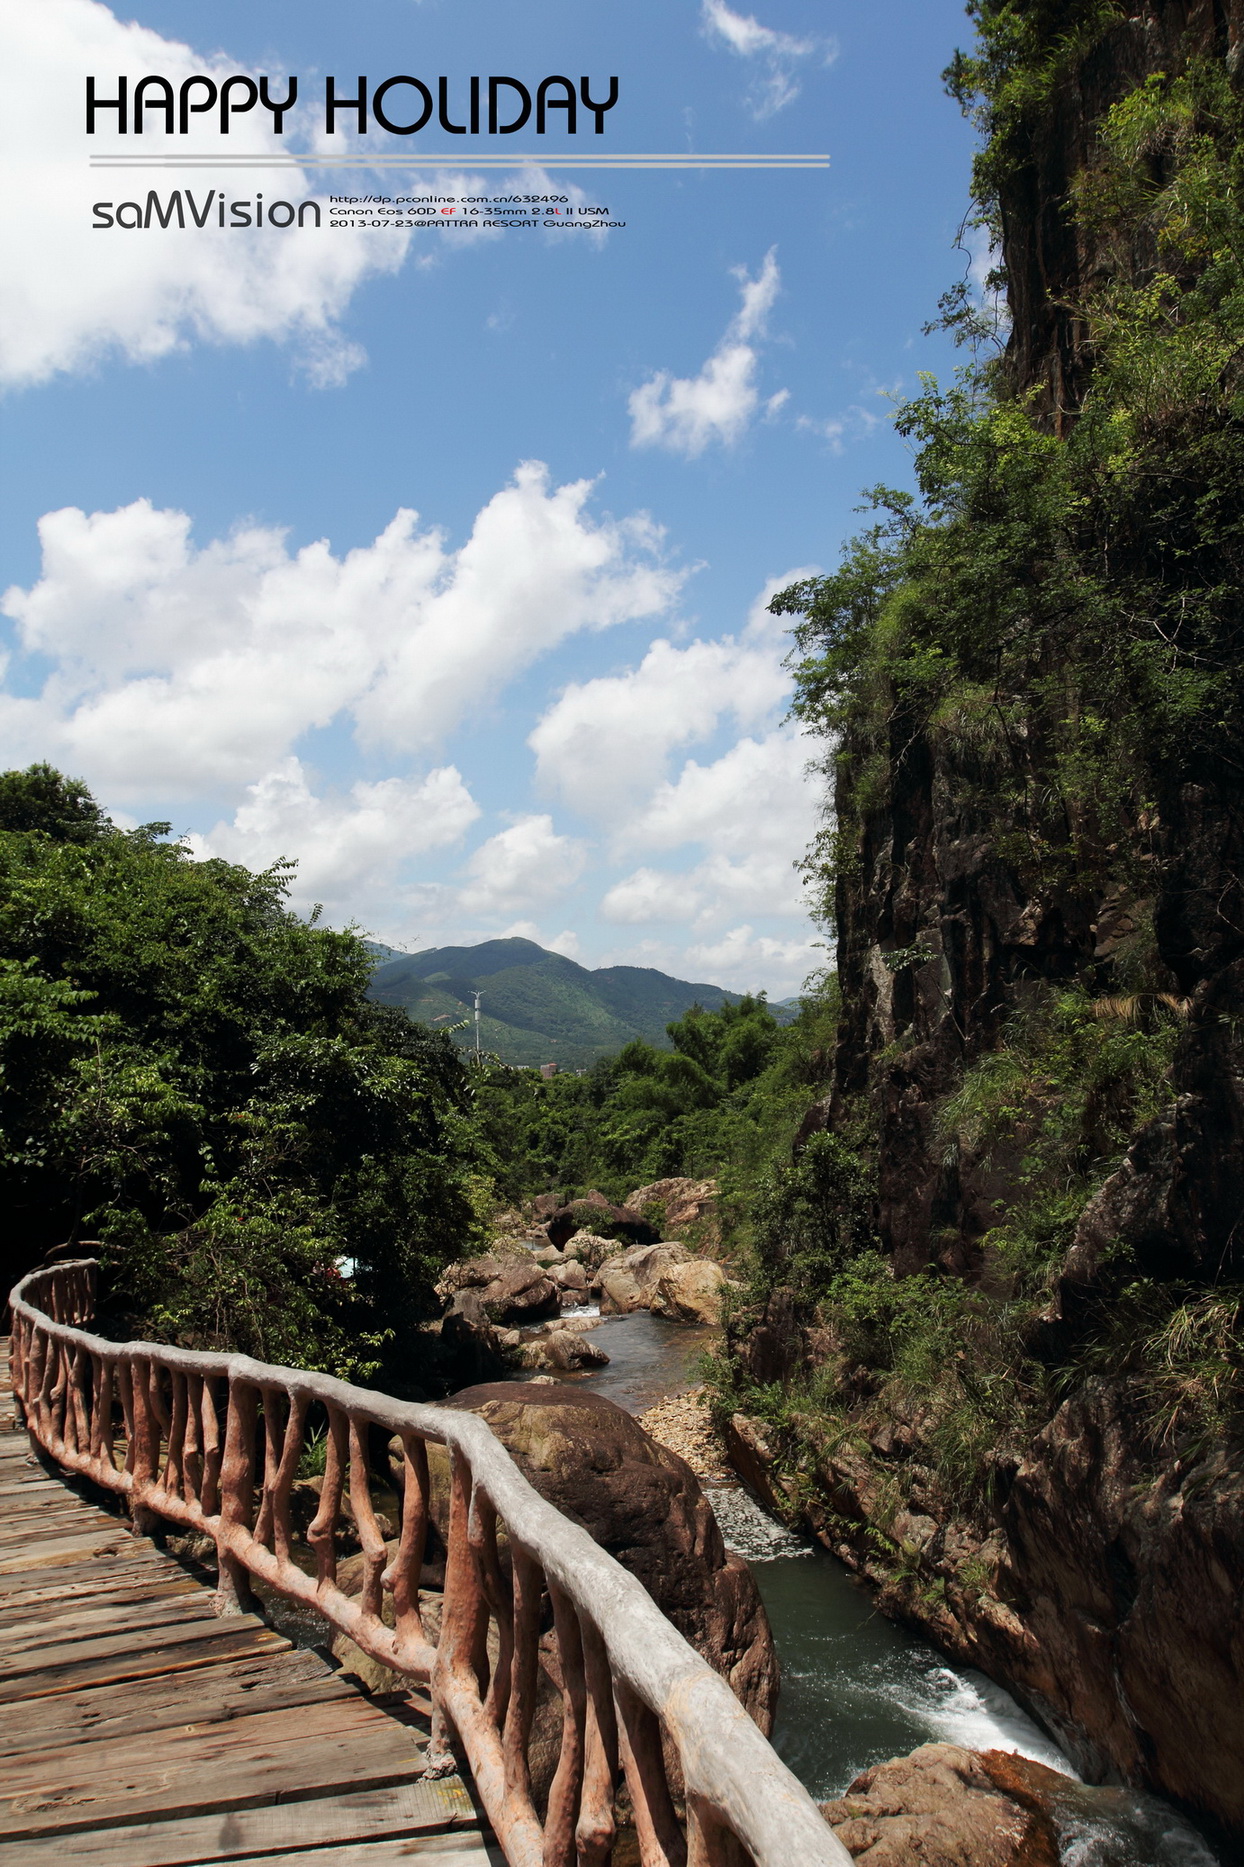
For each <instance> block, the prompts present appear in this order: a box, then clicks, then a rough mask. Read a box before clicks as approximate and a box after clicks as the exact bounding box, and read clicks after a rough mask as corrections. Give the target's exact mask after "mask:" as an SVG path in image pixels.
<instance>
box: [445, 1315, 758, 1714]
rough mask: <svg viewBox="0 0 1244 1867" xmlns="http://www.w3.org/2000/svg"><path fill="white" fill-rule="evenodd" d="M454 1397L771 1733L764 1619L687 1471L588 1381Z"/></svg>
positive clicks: (745, 1572)
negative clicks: (627, 1574)
mask: <svg viewBox="0 0 1244 1867" xmlns="http://www.w3.org/2000/svg"><path fill="white" fill-rule="evenodd" d="M546 1340H547V1338H546ZM448 1404H449V1405H450V1406H453V1407H463V1408H467V1409H469V1410H470V1411H472V1412H474V1413H478V1414H480V1415H481V1417H482V1418H483V1419H485V1420H487V1422H488V1424H489V1425H490V1426H491V1427H492V1429H493V1431H494V1432H495V1433H496V1434H497V1437H498V1438H499V1439H500V1440H501V1441H502V1443H503V1444H504V1445H505V1446H506V1448H507V1449H508V1451H509V1452H510V1454H511V1456H512V1457H513V1459H514V1461H515V1463H516V1464H517V1465H518V1467H519V1469H520V1470H521V1471H522V1472H523V1474H524V1476H525V1477H526V1478H527V1479H529V1480H530V1482H531V1484H533V1485H534V1486H535V1488H536V1490H537V1491H539V1492H540V1494H541V1496H543V1497H545V1498H547V1499H548V1500H549V1502H550V1503H551V1504H554V1505H556V1507H557V1508H558V1509H559V1510H561V1511H563V1512H564V1513H565V1514H566V1516H568V1517H570V1518H572V1519H573V1520H574V1521H575V1522H576V1523H580V1524H582V1525H583V1526H584V1527H585V1528H586V1529H587V1530H588V1531H589V1532H590V1534H591V1535H592V1536H593V1537H594V1538H595V1539H596V1541H597V1542H598V1543H599V1544H600V1545H601V1547H602V1548H603V1549H606V1550H608V1551H609V1553H610V1555H612V1556H614V1557H616V1558H617V1560H618V1561H619V1562H620V1563H621V1564H622V1565H623V1567H624V1568H626V1569H629V1570H630V1571H631V1573H632V1574H633V1575H636V1576H638V1578H639V1580H640V1581H641V1582H642V1583H643V1584H644V1586H645V1588H647V1590H648V1592H649V1594H650V1595H651V1596H652V1597H653V1599H654V1600H655V1601H656V1603H657V1605H658V1607H660V1608H661V1609H662V1610H663V1611H664V1612H665V1613H666V1614H667V1615H668V1616H669V1618H670V1620H671V1621H672V1622H673V1623H674V1625H675V1626H676V1627H677V1628H678V1630H679V1631H680V1633H682V1634H683V1635H684V1636H685V1637H686V1639H687V1640H689V1641H690V1642H691V1644H692V1645H693V1646H694V1647H696V1648H697V1650H698V1651H699V1652H700V1653H702V1654H703V1655H704V1657H705V1659H706V1660H708V1662H709V1664H710V1665H712V1666H713V1667H714V1668H715V1669H716V1670H717V1671H718V1672H719V1673H721V1674H722V1676H723V1677H724V1678H725V1679H727V1680H728V1681H729V1683H730V1685H731V1686H732V1687H733V1689H734V1691H735V1693H736V1694H737V1696H738V1697H739V1698H740V1699H741V1700H742V1702H743V1704H744V1705H745V1706H746V1707H747V1709H748V1711H749V1712H750V1713H751V1715H752V1717H753V1718H754V1719H755V1720H756V1723H757V1724H758V1725H759V1726H760V1728H761V1730H762V1731H764V1732H765V1733H766V1735H767V1734H768V1732H769V1731H770V1730H771V1729H772V1727H773V1718H774V1714H775V1712H776V1709H777V1695H778V1664H777V1656H776V1653H775V1651H774V1645H773V1636H772V1634H771V1632H770V1629H769V1622H768V1618H767V1616H766V1614H765V1610H764V1605H763V1603H762V1602H761V1599H760V1594H759V1591H758V1589H757V1587H756V1584H755V1581H754V1580H753V1578H752V1574H751V1571H750V1570H749V1569H748V1567H747V1564H746V1563H745V1562H744V1561H743V1560H742V1558H741V1557H739V1556H735V1555H733V1554H730V1553H728V1552H727V1550H726V1548H725V1545H724V1544H723V1542H722V1540H721V1531H720V1530H719V1529H718V1527H717V1520H716V1518H715V1517H714V1516H713V1512H712V1509H711V1507H710V1505H709V1503H708V1500H707V1498H706V1497H705V1496H704V1493H703V1491H702V1490H701V1489H700V1484H699V1481H698V1479H697V1478H696V1477H695V1475H694V1473H693V1472H692V1470H691V1468H690V1466H689V1465H687V1464H686V1463H685V1461H684V1460H682V1459H680V1458H679V1457H678V1456H677V1454H676V1453H673V1452H670V1451H668V1450H667V1449H666V1448H665V1447H664V1446H660V1445H658V1444H657V1443H656V1442H655V1440H652V1439H650V1438H649V1437H648V1435H647V1433H645V1432H644V1430H643V1428H642V1427H641V1426H640V1425H639V1423H638V1421H636V1420H634V1419H632V1417H631V1416H630V1414H629V1413H625V1412H624V1411H623V1410H622V1408H621V1407H618V1406H615V1404H614V1403H613V1401H611V1400H606V1399H605V1398H604V1396H603V1395H600V1394H593V1393H588V1392H586V1391H585V1390H584V1389H582V1388H577V1387H573V1386H566V1385H564V1384H561V1383H559V1384H556V1385H552V1386H544V1385H539V1386H537V1385H536V1383H534V1382H523V1383H521V1384H519V1383H512V1382H503V1383H496V1384H493V1385H491V1386H484V1387H476V1388H470V1389H468V1390H467V1391H466V1392H465V1393H462V1394H457V1395H455V1396H454V1398H453V1399H452V1400H451V1401H450V1402H449V1403H448Z"/></svg>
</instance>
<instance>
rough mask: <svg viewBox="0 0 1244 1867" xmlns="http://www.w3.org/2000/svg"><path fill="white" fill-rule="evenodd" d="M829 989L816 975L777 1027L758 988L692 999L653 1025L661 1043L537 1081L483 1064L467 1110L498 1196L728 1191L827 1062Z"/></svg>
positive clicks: (768, 1149)
mask: <svg viewBox="0 0 1244 1867" xmlns="http://www.w3.org/2000/svg"><path fill="white" fill-rule="evenodd" d="M836 1018H837V997H836V986H835V985H834V984H833V982H832V981H831V982H829V983H824V982H821V983H820V984H818V985H817V986H815V987H814V988H813V989H812V990H811V991H810V992H809V995H808V996H807V997H806V998H805V999H804V1000H803V1001H802V1007H801V1010H800V1014H799V1016H798V1018H797V1019H796V1020H795V1021H794V1022H793V1023H792V1024H789V1025H787V1026H785V1027H783V1026H781V1025H779V1024H778V1022H777V1020H776V1019H775V1018H774V1017H773V1015H772V1013H771V1012H770V1011H769V1009H768V1007H767V1005H766V1004H765V1002H764V999H763V997H761V998H750V997H748V998H743V999H742V1000H740V1001H739V1002H737V1003H733V1004H732V1003H729V1002H727V1003H726V1004H723V1005H722V1006H721V1007H720V1008H719V1009H718V1010H715V1011H710V1010H705V1009H704V1008H702V1007H700V1006H695V1007H693V1008H692V1009H691V1010H690V1011H689V1012H687V1013H686V1015H685V1016H684V1017H682V1018H680V1019H675V1020H674V1021H673V1022H672V1023H670V1024H669V1025H668V1026H667V1027H666V1028H667V1031H668V1034H669V1037H670V1041H671V1044H672V1046H673V1048H672V1049H670V1050H658V1049H657V1048H656V1047H655V1046H654V1045H652V1044H648V1043H645V1042H643V1041H640V1040H636V1041H635V1042H633V1043H630V1044H628V1045H626V1046H625V1048H624V1049H623V1050H621V1051H620V1052H619V1053H618V1054H617V1056H615V1057H612V1058H607V1059H604V1060H602V1061H601V1062H599V1063H597V1064H596V1065H595V1066H594V1067H593V1069H592V1070H591V1071H589V1072H588V1073H587V1074H586V1075H584V1076H578V1077H576V1076H568V1075H558V1076H555V1077H553V1078H552V1079H551V1080H549V1081H545V1080H543V1079H541V1078H540V1077H539V1076H537V1075H536V1074H535V1072H533V1071H528V1070H509V1069H506V1068H504V1067H503V1066H494V1067H491V1068H490V1069H489V1070H487V1071H486V1072H485V1074H484V1077H483V1079H482V1081H481V1084H480V1093H479V1101H478V1116H477V1119H478V1121H479V1124H480V1129H481V1133H482V1135H483V1139H484V1144H485V1146H486V1148H487V1150H488V1152H489V1155H490V1158H491V1161H492V1171H493V1174H494V1178H495V1180H496V1184H497V1190H498V1193H499V1194H500V1196H501V1197H503V1198H505V1199H511V1200H514V1199H522V1198H524V1197H527V1196H528V1195H530V1194H532V1193H543V1192H550V1191H555V1192H558V1193H560V1194H561V1195H562V1196H563V1197H564V1198H571V1197H573V1196H574V1195H575V1194H576V1193H581V1192H585V1191H587V1190H588V1189H589V1188H591V1187H598V1188H600V1190H601V1191H602V1192H605V1193H608V1194H610V1195H611V1196H612V1197H613V1198H615V1199H621V1198H623V1197H625V1195H626V1194H627V1193H628V1192H630V1191H631V1190H633V1188H634V1187H636V1186H637V1185H640V1184H642V1183H645V1182H649V1181H653V1180H659V1179H665V1178H667V1177H669V1176H671V1175H676V1174H679V1175H681V1174H688V1175H692V1176H697V1177H698V1176H703V1175H714V1176H719V1177H721V1178H722V1179H723V1181H724V1183H725V1185H726V1189H727V1193H728V1194H732V1193H735V1192H741V1190H742V1189H744V1188H746V1187H749V1186H750V1185H751V1184H752V1182H753V1181H754V1180H755V1179H756V1178H757V1176H758V1175H759V1174H760V1173H761V1172H762V1171H764V1170H765V1169H766V1168H767V1166H768V1163H769V1160H770V1159H771V1157H772V1155H773V1153H774V1151H775V1150H777V1149H780V1148H789V1144H790V1137H791V1136H792V1135H793V1133H794V1131H795V1129H796V1127H797V1126H798V1124H799V1120H800V1118H801V1116H802V1115H803V1112H804V1110H805V1108H806V1107H807V1103H808V1099H809V1093H810V1089H811V1087H812V1086H813V1085H814V1084H816V1083H817V1082H819V1080H820V1078H821V1076H822V1075H823V1073H824V1071H825V1069H826V1067H827V1060H828V1055H829V1052H830V1048H831V1046H832V1041H833V1031H834V1025H835V1022H836Z"/></svg>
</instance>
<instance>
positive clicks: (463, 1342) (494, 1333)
mask: <svg viewBox="0 0 1244 1867" xmlns="http://www.w3.org/2000/svg"><path fill="white" fill-rule="evenodd" d="M503 1333H504V1332H502V1331H500V1330H498V1329H496V1328H494V1326H493V1324H492V1322H491V1320H490V1319H489V1317H488V1316H487V1315H486V1314H485V1311H484V1305H483V1302H482V1301H481V1297H480V1292H479V1291H478V1290H459V1291H458V1292H457V1294H456V1295H455V1296H454V1297H453V1298H452V1300H451V1302H450V1305H449V1308H448V1309H447V1310H446V1311H445V1314H444V1316H443V1317H442V1318H441V1341H442V1342H443V1343H444V1345H445V1347H446V1349H447V1350H448V1351H449V1354H450V1356H451V1357H452V1360H453V1362H454V1363H455V1364H456V1367H457V1369H458V1372H459V1378H462V1376H463V1375H464V1374H465V1376H466V1378H468V1379H470V1378H472V1377H474V1378H475V1379H476V1380H480V1379H485V1380H487V1379H489V1378H490V1377H491V1376H493V1375H496V1374H500V1373H501V1372H502V1370H503V1369H504V1367H505V1358H506V1349H505V1344H504V1342H503V1340H502V1335H503Z"/></svg>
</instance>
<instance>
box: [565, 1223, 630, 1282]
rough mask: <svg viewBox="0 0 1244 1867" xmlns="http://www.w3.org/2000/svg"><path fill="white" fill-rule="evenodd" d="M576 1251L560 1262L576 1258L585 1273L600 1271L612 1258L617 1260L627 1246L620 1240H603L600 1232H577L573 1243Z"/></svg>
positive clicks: (569, 1253)
mask: <svg viewBox="0 0 1244 1867" xmlns="http://www.w3.org/2000/svg"><path fill="white" fill-rule="evenodd" d="M571 1242H572V1244H573V1246H574V1249H573V1251H570V1252H567V1253H565V1254H564V1255H561V1256H560V1257H559V1262H561V1263H563V1264H564V1263H566V1262H567V1261H568V1259H569V1258H571V1257H573V1258H575V1259H576V1260H577V1261H578V1262H579V1263H580V1264H581V1265H582V1266H583V1268H584V1270H585V1271H587V1272H589V1274H590V1273H592V1272H594V1271H598V1270H599V1269H600V1267H601V1265H602V1264H605V1263H607V1262H608V1260H609V1259H610V1258H616V1257H618V1256H620V1255H621V1253H622V1252H623V1251H625V1249H626V1246H625V1244H624V1242H623V1241H622V1239H620V1238H603V1237H602V1236H601V1234H600V1233H599V1232H576V1233H575V1235H574V1238H573V1240H572V1241H571Z"/></svg>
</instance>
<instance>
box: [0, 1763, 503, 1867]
mask: <svg viewBox="0 0 1244 1867" xmlns="http://www.w3.org/2000/svg"><path fill="white" fill-rule="evenodd" d="M477 1827H478V1817H477V1816H476V1813H475V1809H474V1806H473V1805H472V1802H471V1799H470V1797H469V1796H468V1795H467V1792H466V1789H465V1787H464V1785H463V1784H462V1782H461V1781H460V1780H459V1778H458V1777H456V1776H450V1777H444V1778H442V1779H441V1781H439V1782H417V1783H403V1784H400V1785H397V1786H394V1787H391V1788H387V1789H380V1790H365V1791H362V1792H359V1791H353V1792H349V1793H346V1794H344V1795H335V1796H332V1797H331V1798H323V1799H321V1798H310V1797H307V1798H302V1799H300V1800H298V1801H288V1802H286V1801H282V1802H281V1803H280V1804H279V1805H273V1804H269V1805H267V1806H264V1807H260V1808H254V1809H236V1810H230V1811H228V1813H226V1814H223V1815H207V1816H194V1817H190V1818H188V1819H180V1820H177V1819H175V1820H171V1821H155V1822H138V1823H133V1824H126V1825H118V1826H116V1827H108V1828H99V1829H95V1830H85V1831H83V1832H81V1833H79V1834H77V1835H75V1836H74V1839H73V1852H72V1855H70V1854H69V1853H68V1850H67V1848H66V1837H65V1835H64V1833H63V1832H62V1833H59V1834H49V1835H46V1836H43V1837H39V1836H35V1835H32V1836H30V1837H29V1839H27V1840H25V1841H24V1842H23V1843H22V1846H21V1851H20V1855H19V1854H18V1852H17V1850H16V1849H12V1850H10V1849H6V1852H7V1853H9V1855H10V1858H11V1859H12V1860H13V1861H14V1863H15V1867H17V1863H18V1862H19V1861H20V1867H63V1864H64V1862H65V1861H66V1860H67V1859H72V1861H73V1867H207V1864H208V1863H211V1862H216V1861H242V1860H246V1859H247V1858H248V1857H250V1858H253V1857H254V1856H255V1855H261V1856H262V1855H263V1854H270V1853H272V1852H273V1850H275V1849H281V1848H285V1849H288V1847H289V1845H290V1842H291V1841H293V1840H295V1839H297V1838H300V1837H302V1836H303V1835H305V1834H308V1833H311V1834H313V1835H314V1837H315V1841H316V1843H317V1845H318V1846H328V1845H331V1844H333V1843H334V1842H338V1843H345V1842H357V1841H365V1840H370V1839H389V1838H396V1837H414V1836H430V1835H434V1834H443V1833H446V1832H452V1831H453V1830H455V1829H457V1830H462V1829H468V1830H469V1829H473V1828H477ZM450 1858H451V1859H452V1856H451V1857H450ZM314 1861H315V1855H314V1854H312V1855H311V1857H310V1862H309V1863H308V1867H312V1864H313V1863H314Z"/></svg>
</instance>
